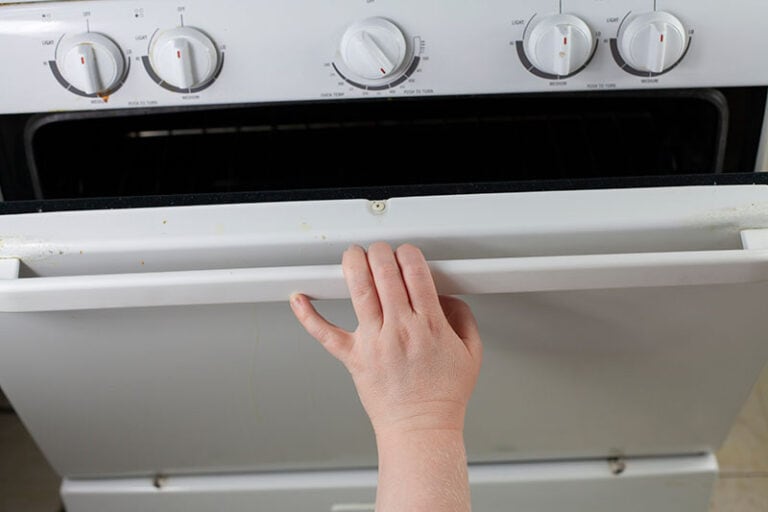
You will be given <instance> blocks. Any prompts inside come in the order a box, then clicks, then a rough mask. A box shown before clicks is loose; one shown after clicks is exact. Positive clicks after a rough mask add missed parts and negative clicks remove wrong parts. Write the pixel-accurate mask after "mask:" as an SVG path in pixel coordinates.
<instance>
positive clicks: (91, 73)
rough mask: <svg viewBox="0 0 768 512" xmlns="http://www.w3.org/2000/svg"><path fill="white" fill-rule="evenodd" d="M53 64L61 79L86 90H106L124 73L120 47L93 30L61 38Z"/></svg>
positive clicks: (98, 91) (123, 59)
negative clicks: (57, 69)
mask: <svg viewBox="0 0 768 512" xmlns="http://www.w3.org/2000/svg"><path fill="white" fill-rule="evenodd" d="M56 65H57V66H58V68H59V70H60V72H61V75H62V76H63V77H64V80H66V81H67V82H68V83H69V84H70V85H72V87H74V88H76V89H78V90H80V91H82V92H84V93H86V94H102V93H107V92H109V91H110V90H112V88H114V87H115V86H116V85H117V84H118V82H119V81H120V79H121V78H122V77H123V74H124V73H125V58H124V57H123V52H122V51H121V50H120V47H119V46H117V45H116V44H115V43H114V42H113V41H112V40H111V39H110V38H108V37H107V36H105V35H103V34H98V33H95V32H88V33H85V34H78V35H76V36H73V37H69V38H67V39H65V40H64V41H62V43H61V46H60V47H59V50H58V52H57V58H56Z"/></svg>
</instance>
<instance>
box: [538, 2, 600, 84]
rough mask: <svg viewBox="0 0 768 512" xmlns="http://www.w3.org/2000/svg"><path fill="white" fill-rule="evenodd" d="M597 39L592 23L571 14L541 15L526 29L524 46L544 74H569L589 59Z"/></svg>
mask: <svg viewBox="0 0 768 512" xmlns="http://www.w3.org/2000/svg"><path fill="white" fill-rule="evenodd" d="M594 45H595V38H594V36H593V34H592V30H591V29H590V28H589V26H588V25H587V24H586V23H585V22H584V21H583V20H582V19H580V18H577V17H576V16H573V15H571V14H555V15H552V16H546V17H544V18H541V19H540V20H539V21H538V22H537V23H536V24H535V25H534V26H533V27H529V29H528V31H527V32H526V36H525V41H524V48H525V54H526V56H527V57H528V60H530V61H531V64H533V66H534V67H535V68H536V69H538V70H539V71H542V72H544V73H547V74H549V75H556V76H569V75H571V74H573V73H574V72H576V71H578V70H579V69H580V68H581V67H583V66H584V65H585V64H586V63H587V62H588V61H589V58H590V56H591V55H592V52H593V50H594Z"/></svg>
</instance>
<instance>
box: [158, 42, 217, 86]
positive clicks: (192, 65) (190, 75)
mask: <svg viewBox="0 0 768 512" xmlns="http://www.w3.org/2000/svg"><path fill="white" fill-rule="evenodd" d="M149 59H150V63H151V65H152V69H153V70H154V71H155V73H156V74H157V76H158V77H159V78H160V79H161V80H163V82H165V83H167V84H169V85H172V86H173V87H176V88H178V89H184V90H189V89H195V88H197V87H202V86H204V85H205V84H207V83H208V82H210V81H211V80H212V79H213V78H214V77H215V75H216V71H217V70H218V67H219V52H218V50H217V49H216V44H215V43H214V42H213V40H212V39H211V38H210V37H208V36H207V35H206V34H204V33H203V32H201V31H200V30H198V29H196V28H192V27H177V28H174V29H170V30H166V31H164V32H161V33H160V34H158V35H157V36H156V37H155V38H154V40H153V41H152V44H151V46H150V51H149Z"/></svg>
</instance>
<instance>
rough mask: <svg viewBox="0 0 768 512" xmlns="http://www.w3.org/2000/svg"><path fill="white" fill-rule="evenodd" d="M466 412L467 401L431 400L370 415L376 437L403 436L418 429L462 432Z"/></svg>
mask: <svg viewBox="0 0 768 512" xmlns="http://www.w3.org/2000/svg"><path fill="white" fill-rule="evenodd" d="M465 415H466V406H465V405H464V404H457V403H456V402H446V401H431V402H420V403H418V404H412V406H410V407H403V406H401V407H400V408H399V410H397V411H392V410H390V411H387V413H386V414H379V415H375V416H371V423H372V425H373V430H374V432H375V433H376V436H377V437H379V436H385V437H400V436H404V435H408V434H411V433H414V434H415V433H419V432H426V433H429V432H458V433H463V431H464V417H465Z"/></svg>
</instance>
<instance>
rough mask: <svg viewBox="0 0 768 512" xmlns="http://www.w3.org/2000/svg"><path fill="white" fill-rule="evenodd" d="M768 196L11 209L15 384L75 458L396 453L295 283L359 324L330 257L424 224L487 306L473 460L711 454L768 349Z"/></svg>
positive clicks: (100, 470) (256, 458)
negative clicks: (767, 302) (297, 309)
mask: <svg viewBox="0 0 768 512" xmlns="http://www.w3.org/2000/svg"><path fill="white" fill-rule="evenodd" d="M766 204H768V191H767V190H766V188H765V187H722V188H715V187H704V188H691V189H669V190H664V189H660V190H627V191H600V192H596V191H588V192H563V193H537V194H499V195H487V196H453V197H443V198H409V199H395V200H392V201H389V202H388V205H387V208H386V210H385V212H384V213H383V214H382V213H380V212H373V211H372V210H370V209H369V208H368V203H367V202H365V201H339V202H320V203H293V204H279V205H277V204H262V205H236V206H213V207H194V208H174V209H157V210H152V209H149V210H134V211H114V212H70V213H60V214H41V215H22V216H12V217H2V218H0V230H1V231H2V232H3V233H8V234H9V235H11V236H7V237H6V238H4V244H3V246H2V247H0V251H2V252H0V254H1V255H2V256H3V257H5V258H6V259H5V260H0V263H2V264H3V265H1V267H2V268H4V269H5V274H4V275H3V274H1V273H0V275H3V277H5V279H2V280H0V311H2V312H1V313H0V326H1V327H2V332H3V333H4V335H3V336H2V338H1V339H0V385H2V387H3V389H4V390H5V391H6V393H7V395H8V396H9V398H10V400H11V401H12V403H13V404H14V406H15V407H16V408H17V410H18V412H19V413H20V415H21V417H22V419H23V420H24V421H25V423H26V425H27V426H28V428H29V430H30V432H31V433H32V435H33V436H34V437H35V439H36V440H37V442H38V443H39V444H40V446H41V448H42V449H43V451H44V452H45V454H46V456H47V457H48V458H49V460H50V461H51V463H52V464H53V466H54V467H55V468H56V470H57V471H59V472H60V473H61V474H62V475H67V476H71V477H90V476H108V475H113V476H116V475H150V474H158V473H164V474H178V473H212V472H232V471H273V470H309V469H332V468H350V467H375V465H376V454H375V444H374V440H373V435H372V432H371V429H370V425H369V423H368V420H367V418H366V417H365V414H364V412H363V409H362V407H361V406H360V404H359V401H358V399H357V396H356V393H355V390H354V387H353V385H352V382H351V379H350V378H349V375H348V374H347V372H346V371H345V370H344V369H343V367H342V366H341V365H340V364H339V363H337V362H336V361H335V360H333V358H331V357H330V356H329V355H328V354H326V353H325V352H324V350H323V349H322V347H320V346H319V344H317V343H316V342H315V341H313V340H311V339H310V338H309V337H308V336H307V335H306V334H305V333H304V332H303V331H302V329H301V328H300V326H299V325H298V324H297V322H296V321H295V320H294V318H293V317H292V314H291V311H290V308H289V306H288V304H287V298H288V295H289V294H290V293H291V292H293V291H301V292H305V293H308V294H310V295H312V296H315V297H318V298H320V299H322V300H319V301H318V307H319V309H320V310H321V311H322V312H323V313H324V314H326V315H327V316H328V317H329V318H330V319H332V320H333V321H335V322H337V323H339V324H340V325H342V326H345V327H347V328H350V329H352V328H354V326H355V320H354V316H353V312H352V308H351V305H350V304H349V301H348V300H345V299H344V297H345V289H344V284H343V280H342V278H341V273H340V269H339V267H338V266H337V265H331V263H333V262H338V258H339V255H340V253H341V250H343V248H344V247H346V246H347V245H348V244H349V243H352V242H356V243H368V242H370V241H371V240H375V239H385V240H389V241H391V242H393V243H399V242H402V241H413V242H415V243H417V244H419V245H421V246H423V247H424V249H425V252H426V254H427V257H428V259H430V260H431V261H433V271H434V273H435V274H436V276H437V277H438V283H439V284H438V286H439V288H440V290H441V291H442V292H444V293H452V294H461V295H463V296H464V297H465V298H466V299H467V300H468V301H469V302H470V304H471V305H472V307H473V310H474V311H475V314H476V316H477V317H478V320H479V323H480V328H481V334H482V337H483V341H484V346H485V361H484V367H483V370H482V372H481V376H480V380H479V382H478V386H477V390H476V392H475V395H474V396H473V398H472V401H471V403H470V408H469V412H468V418H467V424H466V439H467V450H468V456H469V460H470V461H471V462H473V463H492V462H501V461H516V460H517V461H525V460H533V459H541V460H553V459H559V460H562V459H571V458H573V459H576V458H585V457H608V456H615V455H628V456H639V455H644V456H645V455H658V454H672V455H673V454H682V453H703V452H710V451H713V450H714V449H716V448H717V446H718V445H719V444H720V443H721V442H722V440H723V439H724V437H725V435H726V433H727V431H728V428H729V426H730V423H731V421H732V420H733V418H734V417H735V416H736V414H737V413H738V410H739V407H740V403H741V402H742V401H743V400H744V399H745V398H746V396H747V394H748V392H749V390H750V387H751V385H752V384H753V382H754V380H755V379H756V378H757V375H758V373H759V371H760V370H761V368H762V366H763V365H764V364H765V362H766V360H768V343H767V342H766V340H765V334H764V333H765V330H766V324H768V319H767V318H766V315H765V312H764V306H763V304H764V299H765V297H766V294H768V253H766V252H765V250H764V249H765V248H766V247H768V245H766V244H765V240H764V232H763V231H762V230H760V229H748V228H761V227H765V226H768V216H766V214H765V212H766V211H768V209H765V208H764V205H766ZM639 205H646V206H647V205H654V208H647V207H646V208H640V207H639ZM289 228H290V229H289ZM461 233H464V236H463V237H462V235H461ZM740 237H743V240H744V245H742V241H741V238H740ZM643 249H646V250H643ZM19 262H20V263H21V265H20V267H19V268H18V269H17V265H18V263H19ZM280 262H283V264H282V265H280ZM17 270H18V272H20V274H19V277H18V278H15V279H14V278H13V276H14V275H15V273H16V272H17Z"/></svg>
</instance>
